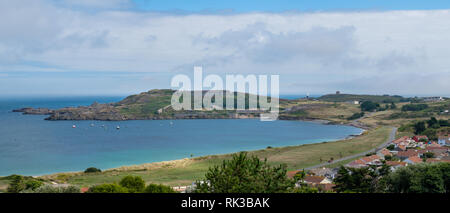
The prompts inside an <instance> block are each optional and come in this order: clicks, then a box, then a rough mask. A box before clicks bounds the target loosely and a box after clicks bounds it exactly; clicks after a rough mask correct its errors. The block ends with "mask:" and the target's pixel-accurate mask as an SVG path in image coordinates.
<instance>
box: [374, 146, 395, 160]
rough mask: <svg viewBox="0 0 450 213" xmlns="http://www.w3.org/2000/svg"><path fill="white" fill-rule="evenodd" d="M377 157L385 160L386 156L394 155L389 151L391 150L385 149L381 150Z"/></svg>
mask: <svg viewBox="0 0 450 213" xmlns="http://www.w3.org/2000/svg"><path fill="white" fill-rule="evenodd" d="M377 155H378V156H379V157H381V158H384V157H385V156H392V153H391V151H389V149H386V148H384V149H382V150H380V151H379V152H378V153H377Z"/></svg>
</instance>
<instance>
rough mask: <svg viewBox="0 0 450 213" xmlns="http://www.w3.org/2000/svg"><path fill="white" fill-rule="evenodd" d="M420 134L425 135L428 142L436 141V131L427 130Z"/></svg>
mask: <svg viewBox="0 0 450 213" xmlns="http://www.w3.org/2000/svg"><path fill="white" fill-rule="evenodd" d="M421 134H423V135H426V136H427V138H428V139H429V140H437V139H438V136H437V131H436V130H435V129H431V128H428V129H426V130H425V131H423V132H422V133H421Z"/></svg>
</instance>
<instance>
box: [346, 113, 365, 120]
mask: <svg viewBox="0 0 450 213" xmlns="http://www.w3.org/2000/svg"><path fill="white" fill-rule="evenodd" d="M363 116H364V112H361V113H355V114H353V115H352V116H350V117H348V118H347V120H355V119H358V118H361V117H363Z"/></svg>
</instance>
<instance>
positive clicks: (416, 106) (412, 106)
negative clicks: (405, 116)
mask: <svg viewBox="0 0 450 213" xmlns="http://www.w3.org/2000/svg"><path fill="white" fill-rule="evenodd" d="M426 108H428V105H427V104H407V105H404V106H403V107H402V111H421V110H424V109H426Z"/></svg>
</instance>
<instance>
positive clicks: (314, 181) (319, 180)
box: [303, 176, 333, 186]
mask: <svg viewBox="0 0 450 213" xmlns="http://www.w3.org/2000/svg"><path fill="white" fill-rule="evenodd" d="M303 182H304V183H306V184H308V185H312V186H316V185H319V184H330V183H333V182H332V181H331V180H330V179H329V178H327V177H323V176H306V177H305V178H304V179H303Z"/></svg>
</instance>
